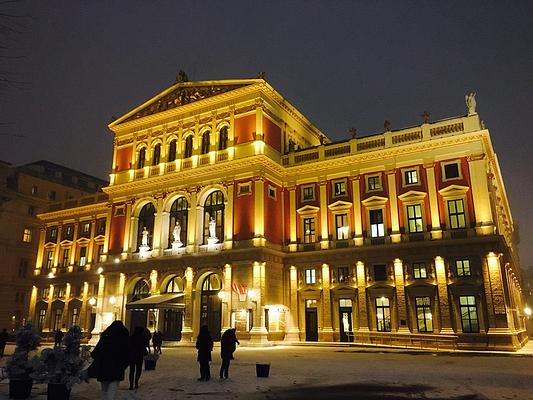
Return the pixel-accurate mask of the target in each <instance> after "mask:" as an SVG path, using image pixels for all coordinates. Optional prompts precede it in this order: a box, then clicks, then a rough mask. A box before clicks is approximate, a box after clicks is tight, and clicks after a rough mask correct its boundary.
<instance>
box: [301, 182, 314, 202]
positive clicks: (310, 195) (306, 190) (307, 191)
mask: <svg viewBox="0 0 533 400" xmlns="http://www.w3.org/2000/svg"><path fill="white" fill-rule="evenodd" d="M314 199H315V187H314V186H304V187H302V200H303V201H308V200H314Z"/></svg>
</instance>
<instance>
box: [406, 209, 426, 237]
mask: <svg viewBox="0 0 533 400" xmlns="http://www.w3.org/2000/svg"><path fill="white" fill-rule="evenodd" d="M407 227H408V229H409V233H417V232H423V231H424V226H423V222H422V206H421V205H420V204H414V205H410V206H407Z"/></svg>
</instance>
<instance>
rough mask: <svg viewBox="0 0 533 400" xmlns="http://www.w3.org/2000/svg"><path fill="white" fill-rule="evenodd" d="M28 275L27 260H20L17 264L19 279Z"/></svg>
mask: <svg viewBox="0 0 533 400" xmlns="http://www.w3.org/2000/svg"><path fill="white" fill-rule="evenodd" d="M27 274H28V259H27V258H21V259H20V262H19V274H18V277H19V278H26V275H27Z"/></svg>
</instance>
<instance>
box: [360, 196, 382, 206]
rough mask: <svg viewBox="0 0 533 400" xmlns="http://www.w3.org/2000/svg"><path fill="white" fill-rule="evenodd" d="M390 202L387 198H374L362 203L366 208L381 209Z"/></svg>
mask: <svg viewBox="0 0 533 400" xmlns="http://www.w3.org/2000/svg"><path fill="white" fill-rule="evenodd" d="M388 200H389V199H388V198H386V197H381V196H372V197H369V198H368V199H365V200H363V201H362V202H361V203H363V205H364V206H365V207H379V206H382V205H384V204H385V203H386V202H387V201H388Z"/></svg>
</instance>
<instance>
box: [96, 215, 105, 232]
mask: <svg viewBox="0 0 533 400" xmlns="http://www.w3.org/2000/svg"><path fill="white" fill-rule="evenodd" d="M105 224H106V221H105V218H104V219H99V220H98V222H97V225H96V234H97V235H105Z"/></svg>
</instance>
